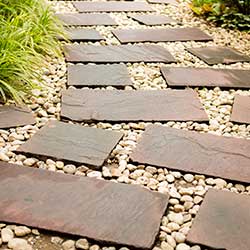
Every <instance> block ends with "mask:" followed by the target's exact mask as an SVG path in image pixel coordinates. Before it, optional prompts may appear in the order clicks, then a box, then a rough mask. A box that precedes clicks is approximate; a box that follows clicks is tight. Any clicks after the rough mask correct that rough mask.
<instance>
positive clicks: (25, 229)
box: [14, 226, 31, 237]
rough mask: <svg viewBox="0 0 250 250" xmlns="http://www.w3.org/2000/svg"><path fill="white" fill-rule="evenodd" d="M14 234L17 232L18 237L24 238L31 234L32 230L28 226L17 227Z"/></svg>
mask: <svg viewBox="0 0 250 250" xmlns="http://www.w3.org/2000/svg"><path fill="white" fill-rule="evenodd" d="M14 232H15V235H16V236H18V237H22V236H25V235H27V234H30V233H31V229H29V228H28V227H26V226H17V227H15V229H14Z"/></svg>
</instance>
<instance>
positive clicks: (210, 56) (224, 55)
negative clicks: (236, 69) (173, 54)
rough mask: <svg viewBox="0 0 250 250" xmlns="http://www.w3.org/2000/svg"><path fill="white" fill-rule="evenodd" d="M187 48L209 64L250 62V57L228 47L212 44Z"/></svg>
mask: <svg viewBox="0 0 250 250" xmlns="http://www.w3.org/2000/svg"><path fill="white" fill-rule="evenodd" d="M186 50H187V51H189V52H190V53H192V54H194V55H195V56H197V57H198V58H200V59H201V60H203V61H204V62H206V63H207V64H209V65H214V64H218V63H223V64H230V63H236V62H250V57H248V56H246V55H244V54H242V53H240V52H238V51H237V50H234V49H231V48H227V47H217V46H210V47H203V48H188V49H186Z"/></svg>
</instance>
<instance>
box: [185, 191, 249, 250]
mask: <svg viewBox="0 0 250 250" xmlns="http://www.w3.org/2000/svg"><path fill="white" fill-rule="evenodd" d="M249 207H250V196H249V195H245V194H237V193H233V192H229V191H222V190H215V189H209V190H208V192H207V194H206V196H205V198H204V200H203V202H202V204H201V207H200V209H199V211H198V214H197V215H196V218H195V219H194V222H193V225H192V227H191V230H190V231H189V233H188V235H187V240H188V241H189V242H191V243H195V244H202V245H204V246H207V247H211V249H226V250H238V249H241V250H249V246H250V238H249V232H250V216H249Z"/></svg>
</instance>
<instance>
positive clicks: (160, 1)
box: [147, 0, 178, 5]
mask: <svg viewBox="0 0 250 250" xmlns="http://www.w3.org/2000/svg"><path fill="white" fill-rule="evenodd" d="M147 1H148V2H149V3H156V4H174V5H177V4H178V2H177V1H176V0H147Z"/></svg>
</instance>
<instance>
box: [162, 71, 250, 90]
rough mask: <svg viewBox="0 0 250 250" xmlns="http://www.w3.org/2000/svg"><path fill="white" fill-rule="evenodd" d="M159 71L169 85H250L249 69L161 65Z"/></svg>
mask: <svg viewBox="0 0 250 250" xmlns="http://www.w3.org/2000/svg"><path fill="white" fill-rule="evenodd" d="M161 73H162V74H163V77H164V78H165V80H166V82H167V84H168V85H169V86H178V87H180V86H194V87H199V86H206V87H224V88H249V87H250V70H238V69H211V68H191V67H171V68H170V67H162V68H161ZM187 76H188V77H187Z"/></svg>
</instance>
